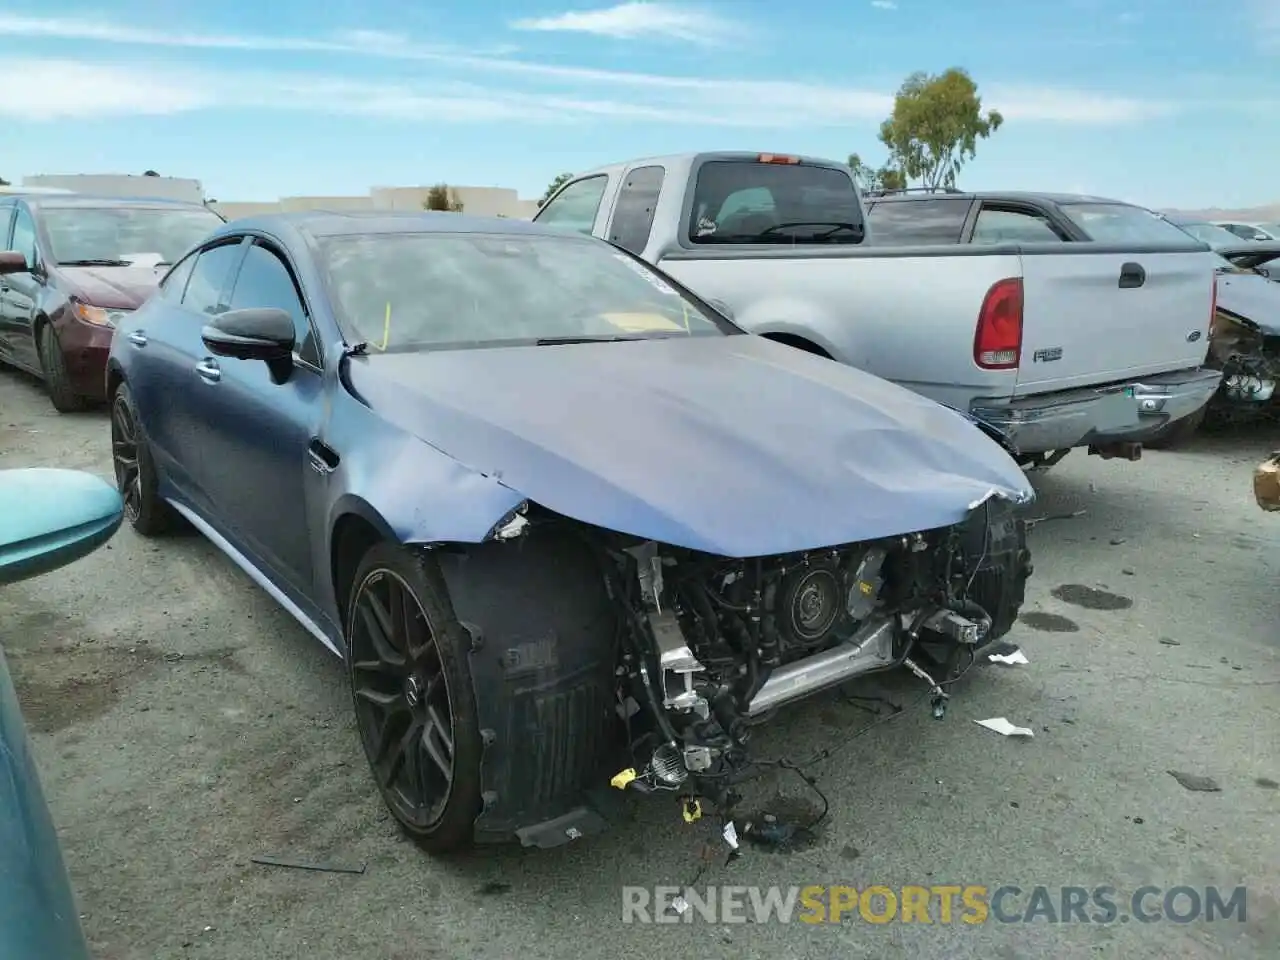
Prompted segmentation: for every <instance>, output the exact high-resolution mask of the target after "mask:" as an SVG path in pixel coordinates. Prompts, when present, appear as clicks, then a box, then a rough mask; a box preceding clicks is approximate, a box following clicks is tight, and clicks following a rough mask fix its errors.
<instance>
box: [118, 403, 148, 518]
mask: <svg viewBox="0 0 1280 960" xmlns="http://www.w3.org/2000/svg"><path fill="white" fill-rule="evenodd" d="M111 460H112V465H113V466H114V467H115V474H116V489H117V490H119V491H120V496H121V498H122V499H123V500H124V516H125V519H126V520H128V521H129V523H130V524H136V523H137V522H138V517H139V515H140V514H141V512H142V471H141V470H140V469H139V464H138V425H137V423H136V422H135V421H134V419H133V410H132V409H131V408H130V406H129V399H128V397H127V396H126V395H125V393H124V391H123V390H121V391H117V393H116V395H115V398H114V399H113V400H112V401H111Z"/></svg>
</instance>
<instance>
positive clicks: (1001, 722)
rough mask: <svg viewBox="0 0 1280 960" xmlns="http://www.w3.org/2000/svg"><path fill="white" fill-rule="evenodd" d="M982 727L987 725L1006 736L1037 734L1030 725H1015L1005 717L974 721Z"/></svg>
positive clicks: (988, 727)
mask: <svg viewBox="0 0 1280 960" xmlns="http://www.w3.org/2000/svg"><path fill="white" fill-rule="evenodd" d="M973 722H974V723H976V724H977V725H978V726H980V727H986V728H987V729H988V730H994V731H995V732H996V733H998V734H1000V735H1001V736H1004V737H1034V736H1035V734H1034V733H1033V732H1032V731H1031V729H1030V728H1028V727H1015V726H1014V725H1013V724H1012V723H1010V722H1009V721H1008V720H1006V719H1005V718H1004V717H992V718H991V719H990V720H975V721H973Z"/></svg>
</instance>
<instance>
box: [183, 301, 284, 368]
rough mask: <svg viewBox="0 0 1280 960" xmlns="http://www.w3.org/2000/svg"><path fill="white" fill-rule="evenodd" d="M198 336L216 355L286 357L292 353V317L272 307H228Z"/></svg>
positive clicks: (252, 357)
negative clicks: (233, 308)
mask: <svg viewBox="0 0 1280 960" xmlns="http://www.w3.org/2000/svg"><path fill="white" fill-rule="evenodd" d="M200 339H201V340H203V341H204V345H205V346H206V347H208V348H209V350H210V352H212V353H214V354H216V355H217V356H219V357H235V358H236V359H238V360H265V361H266V362H267V363H271V362H273V361H277V360H288V359H290V358H291V357H292V356H293V341H294V331H293V317H291V316H289V312H288V311H287V310H279V309H277V308H275V307H249V308H246V309H244V310H228V311H227V312H226V313H223V314H220V315H218V316H217V317H215V318H214V319H213V321H212V322H211V323H209V324H208V325H207V326H205V328H204V330H202V331H201V332H200Z"/></svg>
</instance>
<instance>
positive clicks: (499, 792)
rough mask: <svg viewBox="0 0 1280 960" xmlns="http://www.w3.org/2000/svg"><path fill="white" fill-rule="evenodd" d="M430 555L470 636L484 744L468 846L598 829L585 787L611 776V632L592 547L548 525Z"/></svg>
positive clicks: (544, 839)
mask: <svg viewBox="0 0 1280 960" xmlns="http://www.w3.org/2000/svg"><path fill="white" fill-rule="evenodd" d="M440 560H441V566H442V568H443V570H444V574H445V579H446V582H447V583H448V586H449V593H450V596H451V599H452V601H453V606H454V610H455V611H456V613H457V616H458V619H459V620H460V621H461V622H462V624H463V626H464V627H466V628H467V630H468V632H469V633H470V634H471V638H472V646H471V651H470V654H469V657H468V663H469V666H470V670H471V681H472V686H473V688H474V691H475V703H476V711H477V714H478V717H477V719H478V721H479V725H480V730H481V737H482V741H483V743H484V754H483V759H482V762H481V796H482V809H481V810H480V812H479V814H478V815H477V817H476V822H475V837H476V840H477V842H481V843H483V842H501V841H508V840H511V839H513V838H516V837H518V838H519V839H520V840H521V841H522V842H523V843H525V844H526V845H534V846H553V845H555V842H554V841H555V840H557V839H558V840H559V842H567V841H568V840H571V839H575V837H577V836H583V835H586V834H588V833H590V832H595V831H597V830H599V829H603V827H604V825H605V823H604V821H603V820H602V818H601V817H600V816H599V815H598V814H595V813H594V811H592V810H591V809H590V808H589V807H587V806H586V805H585V803H586V802H585V799H584V791H585V790H586V789H587V788H588V787H590V786H592V785H593V784H599V783H602V782H605V781H607V779H608V776H609V773H610V772H612V771H608V770H607V764H608V761H609V760H610V759H611V753H612V750H611V748H613V747H614V746H616V743H615V731H616V730H617V715H616V713H615V712H614V693H613V670H614V666H615V663H616V654H617V651H616V644H617V640H618V637H619V632H618V629H617V625H618V615H617V610H616V608H615V606H614V604H613V601H612V600H611V599H610V598H609V597H608V595H607V594H606V592H605V587H604V581H603V578H602V576H601V572H600V569H599V566H598V564H597V562H596V558H595V556H594V554H593V553H592V552H591V551H590V549H589V548H588V547H587V545H586V544H585V542H583V541H582V540H581V539H580V538H578V537H577V536H576V535H575V533H574V532H573V531H572V530H571V529H567V528H552V529H542V530H539V529H534V530H531V531H530V532H529V533H528V534H526V535H524V536H522V537H520V538H519V539H517V540H514V541H510V542H505V543H497V542H490V543H485V544H480V545H477V546H471V547H467V548H466V549H465V550H464V551H463V552H460V553H456V554H443V555H442V556H441V558H440ZM540 825H542V826H543V827H544V829H541V830H539V826H540Z"/></svg>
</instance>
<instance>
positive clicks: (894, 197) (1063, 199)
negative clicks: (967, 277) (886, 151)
mask: <svg viewBox="0 0 1280 960" xmlns="http://www.w3.org/2000/svg"><path fill="white" fill-rule="evenodd" d="M938 197H944V198H945V197H955V198H956V199H961V200H1030V201H1039V202H1041V203H1055V204H1059V205H1062V206H1069V205H1071V204H1073V203H1110V204H1118V205H1120V206H1125V207H1132V206H1134V204H1132V203H1127V202H1125V201H1124V200H1116V199H1114V198H1112V197H1097V196H1094V195H1093V194H1088V193H1046V192H1042V191H1038V190H938V191H936V192H930V191H919V192H914V193H886V194H883V195H879V196H877V195H876V194H875V192H874V191H872V192H871V193H870V194H869V195H868V197H867V199H868V200H874V201H875V202H876V203H881V202H884V201H893V202H901V201H911V200H935V199H937V198H938Z"/></svg>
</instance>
